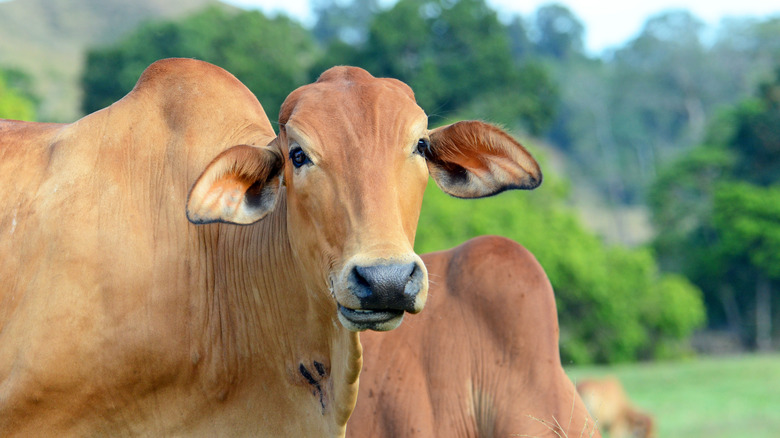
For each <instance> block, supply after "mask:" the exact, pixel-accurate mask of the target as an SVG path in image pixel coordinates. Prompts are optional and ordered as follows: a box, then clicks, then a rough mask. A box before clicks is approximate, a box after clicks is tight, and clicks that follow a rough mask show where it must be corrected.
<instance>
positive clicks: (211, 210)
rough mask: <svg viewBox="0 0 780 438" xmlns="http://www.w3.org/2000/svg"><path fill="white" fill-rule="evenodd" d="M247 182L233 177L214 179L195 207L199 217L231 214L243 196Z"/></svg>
mask: <svg viewBox="0 0 780 438" xmlns="http://www.w3.org/2000/svg"><path fill="white" fill-rule="evenodd" d="M248 187H249V184H248V183H246V182H244V181H241V180H237V179H233V178H224V179H222V180H218V181H215V182H214V183H213V184H212V186H211V187H210V189H209V191H208V193H206V196H204V197H203V203H202V204H201V206H200V208H196V211H197V212H198V213H199V214H198V215H199V216H201V217H204V216H207V217H216V216H233V215H234V214H235V213H236V211H237V210H238V208H239V207H240V206H241V202H242V200H243V198H244V192H245V191H246V189H247V188H248Z"/></svg>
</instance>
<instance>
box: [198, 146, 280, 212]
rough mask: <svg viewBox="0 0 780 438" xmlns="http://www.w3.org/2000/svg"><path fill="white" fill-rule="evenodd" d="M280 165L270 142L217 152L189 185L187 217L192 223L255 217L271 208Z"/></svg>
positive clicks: (276, 189)
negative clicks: (266, 145)
mask: <svg viewBox="0 0 780 438" xmlns="http://www.w3.org/2000/svg"><path fill="white" fill-rule="evenodd" d="M283 165H284V159H283V158H282V155H281V154H280V153H279V152H278V151H277V150H276V149H275V148H274V147H272V146H268V147H255V146H247V145H239V146H233V147H231V148H230V149H228V150H226V151H224V152H222V153H221V154H219V155H217V157H216V158H214V160H212V161H211V163H209V165H208V166H206V170H204V171H203V173H202V174H201V175H200V177H198V180H197V181H196V182H195V185H193V186H192V189H191V190H190V195H189V197H188V199H187V218H188V219H189V220H190V222H192V223H194V224H207V223H211V222H226V223H231V224H240V225H247V224H251V223H254V222H257V221H259V220H260V219H262V218H263V217H264V216H265V215H266V214H268V213H269V212H271V211H272V210H273V209H274V205H275V204H276V198H277V197H278V196H279V191H280V190H281V178H280V173H281V170H282V168H283Z"/></svg>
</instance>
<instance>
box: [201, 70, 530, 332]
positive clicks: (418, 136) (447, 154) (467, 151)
mask: <svg viewBox="0 0 780 438" xmlns="http://www.w3.org/2000/svg"><path fill="white" fill-rule="evenodd" d="M279 124H280V132H279V136H278V137H277V138H276V139H275V140H274V141H273V142H272V144H270V145H269V146H268V147H265V148H254V147H249V146H236V147H234V148H231V149H229V150H228V151H226V152H224V153H223V154H221V155H220V156H218V157H217V158H216V159H215V160H214V161H213V162H212V163H211V164H209V166H208V167H207V169H206V170H205V171H204V173H203V174H202V175H201V177H200V178H199V179H198V181H197V182H196V183H195V185H194V186H193V189H192V190H191V192H190V197H189V201H188V206H187V215H188V217H189V219H190V220H191V221H192V222H194V223H206V222H214V221H222V222H230V223H239V224H248V223H252V222H254V221H257V220H259V219H261V218H262V217H263V216H265V215H266V214H267V213H268V212H270V211H271V210H272V209H273V208H274V205H275V202H276V199H277V198H278V197H279V195H278V194H279V193H280V191H281V190H285V191H286V197H285V199H286V209H285V211H286V214H287V224H288V226H287V229H288V234H289V236H288V238H289V242H290V246H291V248H292V250H293V252H294V253H295V254H294V256H295V257H296V259H297V260H298V262H299V263H300V264H301V266H302V268H303V270H302V272H305V276H306V281H308V282H309V283H310V284H311V283H314V284H318V285H321V287H322V289H326V288H327V289H328V290H329V291H330V294H331V295H332V297H333V298H334V299H335V301H336V308H337V312H338V318H339V321H341V323H342V324H343V325H344V326H345V327H346V328H348V329H350V330H355V331H358V330H366V329H372V330H390V329H393V328H395V327H397V326H398V325H399V324H400V323H401V320H402V319H403V315H404V313H405V312H410V313H417V312H419V311H420V310H422V308H423V306H424V304H425V300H426V297H427V291H428V278H427V271H426V269H425V265H423V263H422V261H421V260H420V258H419V256H417V255H416V254H415V253H414V251H413V245H414V236H415V232H416V228H417V220H418V217H419V213H420V207H421V205H422V196H423V192H424V190H425V186H426V183H427V180H428V175H429V173H430V175H431V176H433V177H434V179H435V180H436V182H437V184H438V185H439V186H440V187H441V188H442V189H443V190H445V191H446V192H448V193H450V194H451V195H453V196H457V197H464V198H473V197H482V196H489V195H491V194H495V193H498V192H500V191H503V190H506V189H510V188H533V187H535V186H536V185H538V183H539V182H540V181H541V173H540V172H539V168H538V165H537V164H536V162H535V161H534V160H533V158H531V156H530V155H529V154H528V153H527V152H526V151H525V149H523V147H522V146H520V145H519V144H518V143H517V142H515V141H514V140H513V139H512V138H511V137H510V136H509V135H507V134H506V133H504V132H503V131H501V130H499V129H497V128H494V127H492V126H490V125H486V124H484V123H480V122H461V123H458V124H454V125H450V126H447V127H443V128H438V129H434V130H432V131H429V130H428V129H427V117H426V115H425V113H424V112H423V110H422V109H421V108H420V107H419V106H417V104H416V103H415V100H414V95H413V93H412V91H411V89H410V88H409V87H408V86H406V85H405V84H403V83H402V82H400V81H397V80H394V79H378V78H374V77H373V76H371V75H370V74H369V73H367V72H366V71H364V70H361V69H358V68H353V67H336V68H333V69H330V70H328V71H327V72H325V73H324V74H323V75H322V76H321V77H320V79H319V80H318V81H317V82H315V83H313V84H310V85H306V86H304V87H301V88H299V89H298V90H295V91H294V92H293V93H291V94H290V96H289V97H288V98H287V100H286V101H285V102H284V104H283V106H282V110H281V112H280V116H279ZM280 177H281V178H280ZM280 179H281V181H282V182H283V185H284V186H285V189H281V188H280V183H279V181H280Z"/></svg>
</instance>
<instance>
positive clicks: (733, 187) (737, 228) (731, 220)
mask: <svg viewBox="0 0 780 438" xmlns="http://www.w3.org/2000/svg"><path fill="white" fill-rule="evenodd" d="M713 204H714V205H713V210H714V211H713V216H714V222H715V227H716V229H717V230H718V231H719V232H720V234H721V236H722V240H723V246H724V247H725V250H726V251H728V252H729V253H732V254H745V255H746V256H747V258H748V259H749V260H750V263H751V265H753V266H754V267H755V268H756V269H758V270H760V271H761V272H762V273H763V274H764V275H766V276H768V277H770V278H775V279H780V251H779V250H778V249H780V184H778V185H776V186H773V187H766V188H764V187H759V186H755V185H753V184H750V183H745V182H738V183H732V184H728V185H724V186H722V187H720V188H719V190H718V191H717V192H716V193H715V199H714V203H713Z"/></svg>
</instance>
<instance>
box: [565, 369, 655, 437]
mask: <svg viewBox="0 0 780 438" xmlns="http://www.w3.org/2000/svg"><path fill="white" fill-rule="evenodd" d="M577 392H579V393H580V396H581V397H582V400H583V401H584V402H585V406H587V408H588V411H589V412H590V414H591V415H592V416H593V418H594V419H595V420H596V421H597V422H598V424H599V427H600V428H601V430H604V431H606V432H607V433H609V437H610V438H654V437H655V423H654V421H653V417H651V416H650V415H648V414H647V413H645V412H642V411H640V410H639V409H637V408H636V407H635V406H634V405H633V404H632V403H631V401H630V400H629V399H628V395H626V391H625V389H624V388H623V385H622V384H621V383H620V380H618V379H617V378H616V377H614V376H609V377H604V378H601V379H584V380H582V381H580V382H578V383H577Z"/></svg>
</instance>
